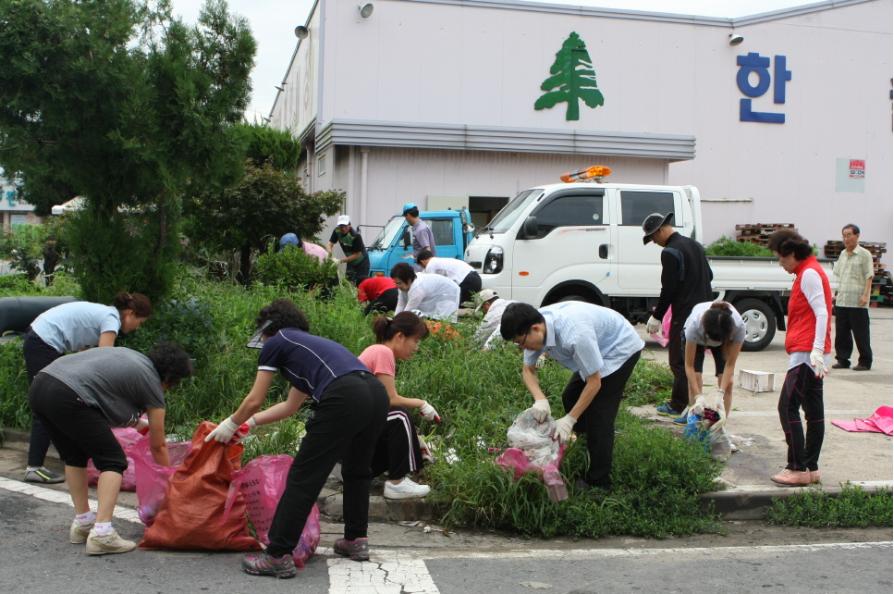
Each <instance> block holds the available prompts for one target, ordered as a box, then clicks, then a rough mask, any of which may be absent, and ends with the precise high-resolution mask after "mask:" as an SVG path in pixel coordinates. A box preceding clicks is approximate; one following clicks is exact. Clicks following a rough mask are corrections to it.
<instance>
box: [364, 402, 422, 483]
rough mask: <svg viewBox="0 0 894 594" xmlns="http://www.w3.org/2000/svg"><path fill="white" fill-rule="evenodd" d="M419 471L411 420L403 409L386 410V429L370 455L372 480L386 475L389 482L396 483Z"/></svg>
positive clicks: (416, 440) (417, 451)
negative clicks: (386, 473) (371, 455)
mask: <svg viewBox="0 0 894 594" xmlns="http://www.w3.org/2000/svg"><path fill="white" fill-rule="evenodd" d="M420 468H422V452H421V451H420V448H419V436H418V435H416V426H415V425H414V424H413V418H412V417H411V416H410V414H409V412H407V411H406V410H405V409H403V408H399V407H394V408H391V409H389V410H388V417H387V422H386V423H385V429H384V431H382V434H381V435H380V436H379V441H378V442H377V443H376V451H375V454H373V460H372V474H373V476H378V475H380V474H382V473H383V472H385V471H387V472H388V478H389V479H391V480H397V479H401V478H403V477H405V476H407V475H408V474H410V473H411V472H416V471H418V470H419V469H420Z"/></svg>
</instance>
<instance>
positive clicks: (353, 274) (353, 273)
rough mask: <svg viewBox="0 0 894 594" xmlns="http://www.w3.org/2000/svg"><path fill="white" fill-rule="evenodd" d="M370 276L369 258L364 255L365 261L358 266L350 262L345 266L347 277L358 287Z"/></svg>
mask: <svg viewBox="0 0 894 594" xmlns="http://www.w3.org/2000/svg"><path fill="white" fill-rule="evenodd" d="M368 277H369V258H368V257H366V256H364V257H363V261H362V262H361V263H360V264H358V265H357V266H351V265H350V264H349V265H348V266H347V267H346V268H345V278H347V279H348V280H349V281H351V282H352V283H353V284H354V286H355V287H356V286H357V285H359V284H360V283H361V282H363V281H364V280H365V279H366V278H368Z"/></svg>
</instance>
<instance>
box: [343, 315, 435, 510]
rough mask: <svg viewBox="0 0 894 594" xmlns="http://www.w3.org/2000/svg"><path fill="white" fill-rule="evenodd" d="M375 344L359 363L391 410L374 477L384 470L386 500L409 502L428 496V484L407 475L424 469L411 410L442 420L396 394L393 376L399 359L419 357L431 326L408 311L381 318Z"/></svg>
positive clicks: (417, 402)
mask: <svg viewBox="0 0 894 594" xmlns="http://www.w3.org/2000/svg"><path fill="white" fill-rule="evenodd" d="M373 332H375V335H376V343H377V344H374V345H372V346H369V347H367V348H366V350H364V351H363V352H362V353H360V357H359V359H360V361H361V362H362V363H363V364H364V365H366V367H367V368H368V369H369V370H370V372H372V373H373V374H374V375H375V376H376V378H378V380H379V381H380V382H382V385H383V386H385V391H386V392H387V393H388V400H389V404H390V408H389V409H388V417H387V423H386V424H385V429H384V430H383V431H382V435H381V436H380V437H379V441H378V443H377V444H376V451H375V454H374V455H373V462H372V472H373V476H376V475H379V474H381V473H383V472H385V471H387V472H388V480H387V481H385V497H386V498H388V499H410V498H413V497H425V496H426V495H428V492H429V490H430V489H429V487H428V485H420V484H418V483H416V482H414V481H413V480H411V479H410V478H409V477H408V476H407V475H409V474H410V473H413V472H417V471H418V470H419V469H420V468H421V467H422V452H421V449H420V447H419V437H418V436H417V435H416V426H415V425H414V424H413V418H412V417H411V416H410V414H409V412H408V409H411V408H418V409H419V411H420V412H421V413H422V416H423V417H424V418H425V419H427V420H429V421H435V422H438V421H440V417H439V416H438V411H436V410H435V407H433V406H432V405H430V404H429V403H428V402H426V401H425V400H420V399H419V398H406V397H404V396H401V395H400V394H398V393H397V386H396V385H395V382H394V376H395V374H396V370H397V360H398V359H400V360H401V361H406V360H407V359H410V358H412V357H413V355H414V354H416V350H417V349H418V348H419V341H420V340H422V339H423V338H425V337H426V336H427V335H428V327H427V326H426V325H425V323H424V322H423V321H422V320H421V319H420V318H419V316H417V315H416V314H414V313H411V312H408V311H405V312H401V313H399V314H397V315H396V316H394V318H386V317H379V318H376V321H375V322H374V323H373Z"/></svg>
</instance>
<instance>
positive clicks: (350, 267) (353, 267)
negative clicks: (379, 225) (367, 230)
mask: <svg viewBox="0 0 894 594" xmlns="http://www.w3.org/2000/svg"><path fill="white" fill-rule="evenodd" d="M335 244H338V245H340V246H341V251H342V252H344V255H345V257H344V258H341V259H339V260H338V261H339V263H342V262H343V263H344V264H345V265H346V268H345V276H346V277H347V278H348V280H349V281H351V282H352V283H354V284H355V285H359V284H360V281H362V280H363V279H365V278H366V277H368V276H369V257H368V256H367V255H366V246H365V245H364V244H363V238H362V237H361V236H360V234H359V233H357V232H356V231H354V229H353V228H351V218H350V217H349V216H348V215H341V216H339V217H338V220H337V221H336V223H335V231H333V232H332V236H330V237H329V244H328V245H327V246H326V251H327V252H329V255H332V248H333V247H334V246H335Z"/></svg>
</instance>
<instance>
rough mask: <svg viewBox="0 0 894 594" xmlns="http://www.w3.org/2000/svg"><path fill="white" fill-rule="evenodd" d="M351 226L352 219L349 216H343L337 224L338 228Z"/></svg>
mask: <svg viewBox="0 0 894 594" xmlns="http://www.w3.org/2000/svg"><path fill="white" fill-rule="evenodd" d="M350 224H351V217H349V216H348V215H341V216H340V217H338V221H336V222H335V226H336V227H341V226H342V225H350Z"/></svg>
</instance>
